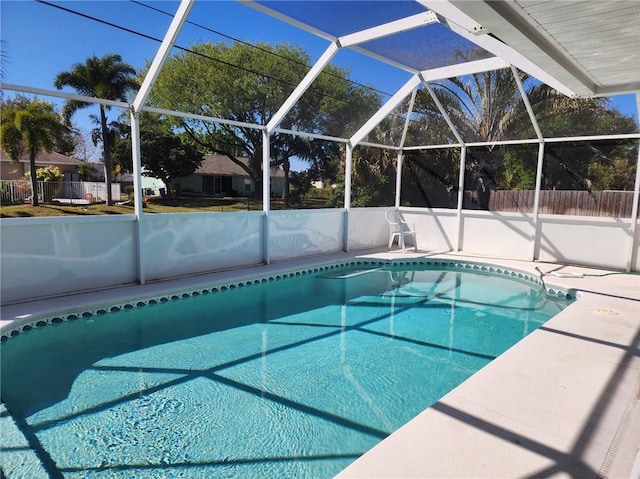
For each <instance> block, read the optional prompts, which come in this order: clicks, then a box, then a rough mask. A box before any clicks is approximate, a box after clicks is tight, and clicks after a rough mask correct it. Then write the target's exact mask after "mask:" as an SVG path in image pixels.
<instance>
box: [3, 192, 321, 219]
mask: <svg viewBox="0 0 640 479" xmlns="http://www.w3.org/2000/svg"><path fill="white" fill-rule="evenodd" d="M329 194H330V191H328V190H327V191H326V192H325V191H324V190H317V191H314V192H313V194H310V195H308V196H307V198H305V199H303V200H302V202H301V204H295V205H291V206H290V208H289V209H310V208H327V207H329V206H328V199H329ZM271 209H273V210H281V209H284V202H283V200H282V199H280V198H275V199H272V200H271ZM260 210H262V201H254V200H246V199H243V198H175V199H171V200H169V199H162V198H155V197H154V198H148V199H147V200H146V201H145V206H144V209H143V211H144V214H158V213H199V212H212V211H216V212H231V211H260ZM132 214H134V208H133V205H120V206H107V205H105V204H92V205H58V204H48V205H41V206H37V207H33V206H31V205H28V204H24V205H9V206H4V205H3V206H0V217H1V218H29V217H37V216H85V215H132Z"/></svg>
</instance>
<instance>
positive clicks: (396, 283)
mask: <svg viewBox="0 0 640 479" xmlns="http://www.w3.org/2000/svg"><path fill="white" fill-rule="evenodd" d="M566 305H567V302H566V301H560V300H554V299H551V298H549V297H548V296H547V295H546V294H545V292H544V290H543V289H542V287H541V286H538V285H535V284H532V283H531V282H525V281H518V280H513V279H511V278H506V277H503V276H492V275H489V274H479V273H477V272H467V271H447V270H434V269H429V268H423V269H419V270H406V269H403V268H399V267H393V268H378V267H370V268H364V269H363V268H359V269H356V268H353V267H352V268H346V269H339V270H338V269H336V270H333V269H332V270H325V271H321V272H319V273H317V274H311V275H300V276H297V277H293V278H287V279H283V280H281V281H273V282H268V283H266V284H252V285H251V286H244V287H236V288H234V289H228V290H226V291H220V292H217V293H215V294H209V295H206V296H203V295H200V296H198V297H189V298H187V299H179V300H176V301H172V302H167V303H164V304H160V303H158V304H155V305H147V306H145V307H142V308H135V309H132V310H122V311H119V312H116V313H108V314H105V315H102V316H92V317H91V318H88V319H78V320H76V321H72V322H64V323H61V324H57V325H55V326H53V325H52V326H47V327H44V328H41V329H35V330H33V331H30V332H28V333H26V334H20V335H18V336H17V337H15V338H11V339H9V340H8V341H6V342H4V343H3V344H2V348H1V354H2V357H1V359H2V377H1V379H2V400H3V402H4V403H5V404H6V406H7V408H8V410H9V411H10V413H11V415H12V416H13V418H14V419H15V421H16V423H17V424H18V426H19V428H20V429H21V430H22V432H23V433H24V435H25V436H26V438H27V439H28V441H29V445H30V446H31V448H33V449H34V450H36V453H37V455H38V456H39V458H40V460H41V462H42V464H43V466H44V468H45V469H47V471H48V472H49V474H50V475H51V476H52V477H64V478H94V477H95V478H107V477H108V478H131V477H136V478H147V477H148V478H156V477H158V478H160V477H190V478H193V477H203V478H204V477H206V478H213V477H248V478H266V477H278V478H285V477H295V478H303V477H309V478H328V477H332V476H333V475H334V474H336V473H337V472H339V471H340V470H341V469H343V468H344V467H346V466H347V465H348V464H349V463H351V462H352V461H353V460H355V459H356V458H357V457H358V456H360V455H362V454H363V453H364V452H366V451H367V450H368V449H370V448H371V447H372V446H374V445H375V444H376V443H378V442H379V441H381V440H382V439H384V438H385V437H386V436H387V435H389V434H390V433H391V432H393V431H394V430H396V429H397V428H399V427H400V426H401V425H402V424H404V423H405V422H407V421H408V420H410V419H411V418H412V417H414V416H415V415H417V414H418V413H419V412H421V411H422V410H424V409H425V408H427V407H428V406H429V405H431V404H433V403H434V402H435V401H437V400H438V399H439V398H441V397H442V396H443V395H445V394H446V393H447V392H448V391H450V390H451V389H453V388H454V387H456V386H457V385H458V384H460V383H461V382H462V381H464V380H465V379H466V378H468V377H469V376H470V375H472V374H473V373H474V372H476V371H477V370H479V369H480V368H482V367H483V366H484V365H486V364H487V363H489V362H490V361H491V360H492V359H494V358H495V357H496V356H498V355H499V354H501V353H502V352H504V351H505V350H506V349H508V348H509V347H510V346H512V345H513V344H515V343H516V342H517V341H519V340H520V339H522V338H523V337H524V336H525V335H527V334H528V333H530V332H531V331H533V330H535V329H536V328H537V327H539V326H540V325H541V324H543V323H544V322H545V321H546V320H548V319H549V318H550V317H551V316H553V315H555V314H557V313H558V312H559V311H560V310H561V309H562V308H564V307H565V306H566ZM4 468H5V474H7V475H8V477H9V478H11V465H10V464H9V465H7V464H5V465H4Z"/></svg>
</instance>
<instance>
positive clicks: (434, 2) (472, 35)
mask: <svg viewBox="0 0 640 479" xmlns="http://www.w3.org/2000/svg"><path fill="white" fill-rule="evenodd" d="M417 1H418V3H420V4H421V5H422V6H424V7H426V8H428V9H429V10H432V11H434V12H436V13H438V14H440V15H442V16H443V17H445V18H446V19H447V23H448V25H449V28H450V29H451V30H452V31H453V32H455V33H457V34H458V35H460V36H461V37H463V38H466V39H467V40H469V41H470V42H473V43H475V44H476V45H478V46H480V47H482V48H484V49H485V50H486V51H488V52H490V53H493V54H494V55H496V56H497V57H499V58H502V59H503V60H505V61H507V62H509V63H510V64H511V65H514V66H516V67H518V68H519V69H520V70H522V71H524V72H527V73H528V74H530V75H532V76H534V77H535V78H537V79H538V80H540V81H543V82H544V83H546V84H547V85H549V86H551V87H553V88H555V89H556V90H558V91H559V92H562V93H563V94H565V95H567V96H576V92H574V91H573V90H572V89H571V88H569V87H568V86H567V85H565V84H564V83H562V82H560V81H559V80H558V79H556V78H555V77H554V76H552V75H550V74H549V73H548V72H547V71H545V70H543V69H542V68H540V67H539V66H538V65H536V64H535V63H533V62H532V61H531V60H529V59H528V58H526V57H524V56H522V55H521V54H520V53H518V52H517V51H516V50H514V49H513V48H511V47H510V46H509V45H507V44H505V43H503V42H501V41H500V40H498V39H497V38H495V37H493V36H491V35H487V34H486V33H488V32H487V31H486V30H485V29H484V27H483V26H482V25H479V24H478V23H477V22H476V21H475V20H473V19H472V18H471V17H469V16H468V15H467V14H465V13H464V12H462V11H461V10H460V9H459V8H458V7H456V6H454V5H453V4H452V3H451V2H450V1H449V0H417ZM470 3H474V2H470Z"/></svg>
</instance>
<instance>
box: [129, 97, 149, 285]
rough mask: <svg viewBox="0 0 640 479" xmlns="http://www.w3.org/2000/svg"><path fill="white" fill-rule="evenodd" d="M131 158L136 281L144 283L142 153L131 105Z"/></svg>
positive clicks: (137, 126)
mask: <svg viewBox="0 0 640 479" xmlns="http://www.w3.org/2000/svg"><path fill="white" fill-rule="evenodd" d="M130 116H131V159H132V160H133V191H134V194H133V198H134V200H133V201H134V205H135V210H134V212H135V215H136V222H135V229H136V231H135V235H134V236H135V239H134V244H135V246H134V247H135V250H136V251H135V253H136V261H137V270H138V282H139V283H140V284H145V282H146V278H145V271H144V257H143V252H142V220H143V217H144V214H143V212H142V155H141V153H140V115H139V113H138V112H136V111H135V110H134V109H133V107H131V115H130Z"/></svg>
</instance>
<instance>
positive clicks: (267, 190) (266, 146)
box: [262, 128, 271, 264]
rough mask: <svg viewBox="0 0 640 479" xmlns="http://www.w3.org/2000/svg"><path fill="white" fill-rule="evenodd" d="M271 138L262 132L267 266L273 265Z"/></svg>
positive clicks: (265, 255)
mask: <svg viewBox="0 0 640 479" xmlns="http://www.w3.org/2000/svg"><path fill="white" fill-rule="evenodd" d="M270 172H271V138H270V135H269V133H268V132H267V129H266V128H264V129H263V130H262V211H263V212H264V226H263V229H262V230H263V238H262V241H263V247H262V251H263V256H264V262H265V263H266V264H269V263H271V251H270V250H269V211H270V210H271V178H270Z"/></svg>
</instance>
